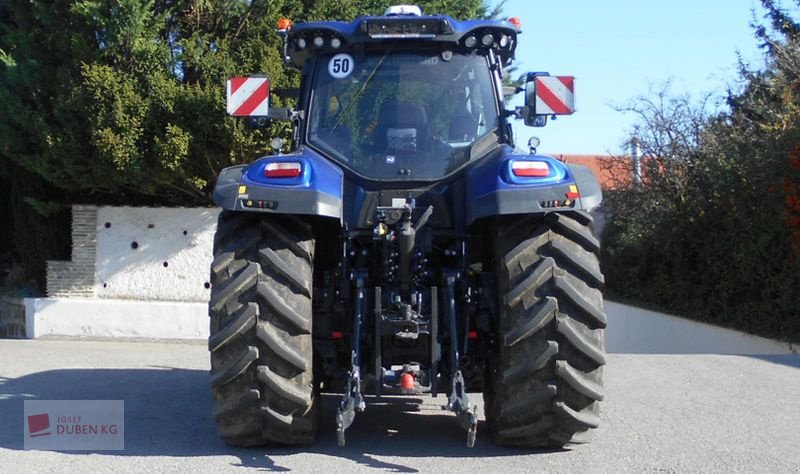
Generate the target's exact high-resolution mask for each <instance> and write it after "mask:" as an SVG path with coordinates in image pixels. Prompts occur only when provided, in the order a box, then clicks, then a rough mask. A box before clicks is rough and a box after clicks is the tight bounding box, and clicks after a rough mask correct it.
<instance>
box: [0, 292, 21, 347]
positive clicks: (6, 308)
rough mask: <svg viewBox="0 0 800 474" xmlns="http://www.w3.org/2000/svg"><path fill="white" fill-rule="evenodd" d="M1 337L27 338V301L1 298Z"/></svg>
mask: <svg viewBox="0 0 800 474" xmlns="http://www.w3.org/2000/svg"><path fill="white" fill-rule="evenodd" d="M0 337H9V338H20V339H21V338H24V337H25V301H24V300H23V299H21V298H7V297H5V296H0Z"/></svg>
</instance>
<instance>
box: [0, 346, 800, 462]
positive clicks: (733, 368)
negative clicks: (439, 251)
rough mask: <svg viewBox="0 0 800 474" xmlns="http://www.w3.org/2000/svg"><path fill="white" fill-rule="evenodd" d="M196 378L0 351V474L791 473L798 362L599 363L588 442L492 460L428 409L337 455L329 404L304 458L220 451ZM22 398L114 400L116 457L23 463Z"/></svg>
mask: <svg viewBox="0 0 800 474" xmlns="http://www.w3.org/2000/svg"><path fill="white" fill-rule="evenodd" d="M207 370H208V357H207V353H206V348H205V346H204V345H199V344H178V343H174V344H165V343H148V342H136V343H133V342H98V341H56V340H35V341H13V340H0V470H1V471H3V472H117V471H135V472H179V471H194V472H211V471H216V472H219V471H242V468H251V469H258V470H262V471H288V470H297V471H301V472H347V473H350V472H357V471H367V470H373V469H380V470H385V471H390V472H481V471H482V472H484V473H490V472H503V473H511V472H580V473H583V472H614V473H617V472H635V473H650V472H652V473H669V472H721V473H722V472H724V473H729V472H757V473H762V472H763V473H780V472H787V473H797V472H800V403H798V402H800V356H767V357H752V356H749V357H740V356H716V355H631V354H626V355H620V354H611V355H610V356H609V362H608V366H607V367H606V401H604V402H603V405H602V426H601V428H599V429H598V430H595V434H594V441H593V442H592V443H591V444H588V445H581V446H576V447H574V448H572V449H569V450H563V451H555V452H553V451H550V452H530V451H524V450H516V449H506V448H498V447H496V446H494V445H493V444H492V443H491V440H490V439H489V436H488V433H487V431H486V429H485V426H484V424H483V423H482V422H481V423H480V424H479V426H478V439H477V442H476V446H475V447H474V448H472V449H469V448H467V447H466V446H465V441H466V435H465V433H464V432H463V431H462V430H461V429H460V428H459V427H458V424H457V423H456V419H455V417H454V416H453V415H452V414H449V413H448V412H444V411H442V410H441V409H440V408H439V405H441V404H442V403H444V398H443V397H442V396H440V397H439V398H437V399H432V398H421V399H419V398H412V399H402V400H400V401H395V402H394V403H381V404H368V406H367V411H366V412H365V413H363V414H360V415H359V416H358V417H357V418H356V421H355V423H354V425H353V426H352V427H351V428H350V430H348V433H347V434H348V444H347V446H346V447H344V448H339V447H338V446H337V444H336V436H335V432H334V428H333V420H334V411H335V406H336V403H337V400H336V399H335V398H334V397H325V398H324V400H323V418H322V422H323V424H322V426H321V429H320V432H319V439H318V442H317V443H316V444H315V445H313V446H311V447H307V448H304V449H293V448H277V449H276V448H269V449H264V448H254V449H237V448H231V447H228V446H226V445H225V444H224V443H223V442H221V441H220V440H219V438H218V437H217V435H216V432H215V427H214V424H213V422H212V420H211V416H210V413H211V402H210V395H209V391H208V388H207V386H208V384H207V382H208V372H207ZM26 399H28V400H32V399H44V400H71V399H103V400H125V450H124V451H98V452H48V451H26V450H23V400H26ZM479 400H480V397H479V396H476V401H478V402H479ZM479 409H480V411H481V413H482V407H480V405H479Z"/></svg>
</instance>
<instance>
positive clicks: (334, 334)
mask: <svg viewBox="0 0 800 474" xmlns="http://www.w3.org/2000/svg"><path fill="white" fill-rule="evenodd" d="M331 339H344V333H343V332H342V331H331Z"/></svg>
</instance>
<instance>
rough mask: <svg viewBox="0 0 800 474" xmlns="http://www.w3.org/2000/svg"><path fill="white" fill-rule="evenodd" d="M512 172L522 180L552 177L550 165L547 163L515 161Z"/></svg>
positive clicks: (512, 164)
mask: <svg viewBox="0 0 800 474" xmlns="http://www.w3.org/2000/svg"><path fill="white" fill-rule="evenodd" d="M511 172H512V173H514V176H519V177H521V178H546V177H548V176H550V165H548V164H547V162H546V161H522V160H520V161H514V162H513V163H511Z"/></svg>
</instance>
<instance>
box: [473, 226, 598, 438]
mask: <svg viewBox="0 0 800 474" xmlns="http://www.w3.org/2000/svg"><path fill="white" fill-rule="evenodd" d="M592 227H593V220H592V217H591V216H590V215H589V214H588V213H584V212H570V213H563V214H562V213H559V214H556V213H553V214H548V215H546V216H545V217H544V218H542V217H541V216H531V217H519V218H516V219H514V220H513V221H512V220H503V221H500V225H498V226H497V227H496V228H495V229H494V235H493V236H492V237H493V239H494V241H493V242H494V243H495V244H494V245H495V246H496V249H497V252H496V255H495V257H494V262H493V264H494V271H495V272H496V274H497V289H498V300H499V301H498V308H499V310H498V315H499V321H498V328H497V346H496V348H495V350H494V352H493V354H492V355H491V357H490V359H489V361H490V362H489V372H490V373H489V377H487V383H486V385H485V388H484V406H485V412H486V419H487V422H488V425H489V428H490V431H491V433H492V436H493V437H494V441H495V443H497V444H499V445H505V446H517V447H527V448H530V447H550V448H552V447H557V448H560V447H563V446H564V445H565V444H567V443H581V442H587V441H588V430H590V429H591V428H596V427H597V426H598V423H599V406H598V405H599V401H600V400H602V399H603V366H604V365H605V361H606V357H605V344H604V332H605V326H606V315H605V313H604V312H603V296H602V293H601V292H600V286H601V285H602V284H603V281H604V278H603V274H602V273H601V271H600V266H599V263H598V259H597V253H598V251H599V248H600V246H599V242H598V240H597V239H596V238H595V237H594V235H593V230H592Z"/></svg>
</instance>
